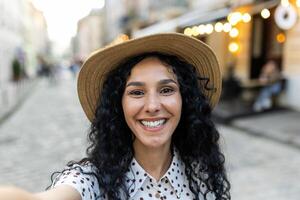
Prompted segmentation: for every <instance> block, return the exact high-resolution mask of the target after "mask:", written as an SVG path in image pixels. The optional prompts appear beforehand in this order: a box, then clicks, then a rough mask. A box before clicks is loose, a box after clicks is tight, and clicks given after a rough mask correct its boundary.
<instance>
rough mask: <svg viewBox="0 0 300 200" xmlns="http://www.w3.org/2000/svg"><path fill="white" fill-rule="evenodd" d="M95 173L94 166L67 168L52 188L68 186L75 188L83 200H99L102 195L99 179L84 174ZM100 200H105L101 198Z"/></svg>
mask: <svg viewBox="0 0 300 200" xmlns="http://www.w3.org/2000/svg"><path fill="white" fill-rule="evenodd" d="M93 171H94V169H93V166H92V165H86V166H79V165H77V164H76V165H73V166H71V167H66V168H65V170H64V172H63V173H61V174H59V175H58V176H57V177H56V178H55V180H54V182H53V184H52V186H51V188H55V187H57V186H59V185H62V184H66V185H70V186H72V187H74V188H75V189H76V190H77V191H78V193H79V194H80V195H81V198H82V200H96V199H99V198H100V196H101V195H100V192H99V185H98V181H97V179H96V178H95V177H94V176H93V175H87V174H84V173H90V172H93ZM94 188H95V189H94ZM100 199H104V198H102V197H101V198H100Z"/></svg>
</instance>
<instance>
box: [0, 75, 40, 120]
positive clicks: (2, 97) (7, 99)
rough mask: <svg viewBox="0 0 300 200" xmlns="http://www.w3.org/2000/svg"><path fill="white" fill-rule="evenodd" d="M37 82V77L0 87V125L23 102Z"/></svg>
mask: <svg viewBox="0 0 300 200" xmlns="http://www.w3.org/2000/svg"><path fill="white" fill-rule="evenodd" d="M38 82H39V79H26V80H23V81H20V82H18V83H13V82H11V83H8V84H6V87H5V88H0V125H1V123H3V121H5V120H6V119H7V118H8V117H9V116H10V115H11V114H12V113H13V112H14V111H15V110H16V109H18V107H20V106H21V105H22V103H24V101H25V100H26V98H27V97H28V95H30V93H31V92H32V91H33V90H34V88H35V86H36V85H37V84H38Z"/></svg>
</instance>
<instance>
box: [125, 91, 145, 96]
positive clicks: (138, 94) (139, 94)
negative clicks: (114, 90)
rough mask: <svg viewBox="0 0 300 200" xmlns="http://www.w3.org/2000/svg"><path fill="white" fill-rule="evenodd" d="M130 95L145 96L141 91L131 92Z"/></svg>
mask: <svg viewBox="0 0 300 200" xmlns="http://www.w3.org/2000/svg"><path fill="white" fill-rule="evenodd" d="M128 94H129V95H131V96H142V95H144V92H143V91H141V90H132V91H129V92H128Z"/></svg>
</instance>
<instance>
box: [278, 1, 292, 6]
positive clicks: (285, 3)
mask: <svg viewBox="0 0 300 200" xmlns="http://www.w3.org/2000/svg"><path fill="white" fill-rule="evenodd" d="M280 4H281V5H282V6H283V7H288V6H289V5H290V2H289V0H281V2H280Z"/></svg>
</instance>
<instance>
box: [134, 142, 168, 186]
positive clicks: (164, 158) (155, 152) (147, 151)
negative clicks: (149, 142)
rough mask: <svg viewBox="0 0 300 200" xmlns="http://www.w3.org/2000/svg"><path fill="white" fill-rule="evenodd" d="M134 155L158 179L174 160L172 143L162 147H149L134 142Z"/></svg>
mask: <svg viewBox="0 0 300 200" xmlns="http://www.w3.org/2000/svg"><path fill="white" fill-rule="evenodd" d="M134 152H135V154H134V157H135V159H136V161H137V162H138V163H139V164H140V165H141V166H142V167H143V169H144V170H145V171H146V172H147V173H148V174H150V175H151V176H152V177H153V178H155V180H156V181H158V180H159V179H160V178H161V177H162V176H163V175H164V174H165V173H166V172H167V170H168V168H169V166H170V164H171V162H172V153H171V149H170V145H166V146H164V147H161V148H147V147H145V146H142V145H138V144H134Z"/></svg>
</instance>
